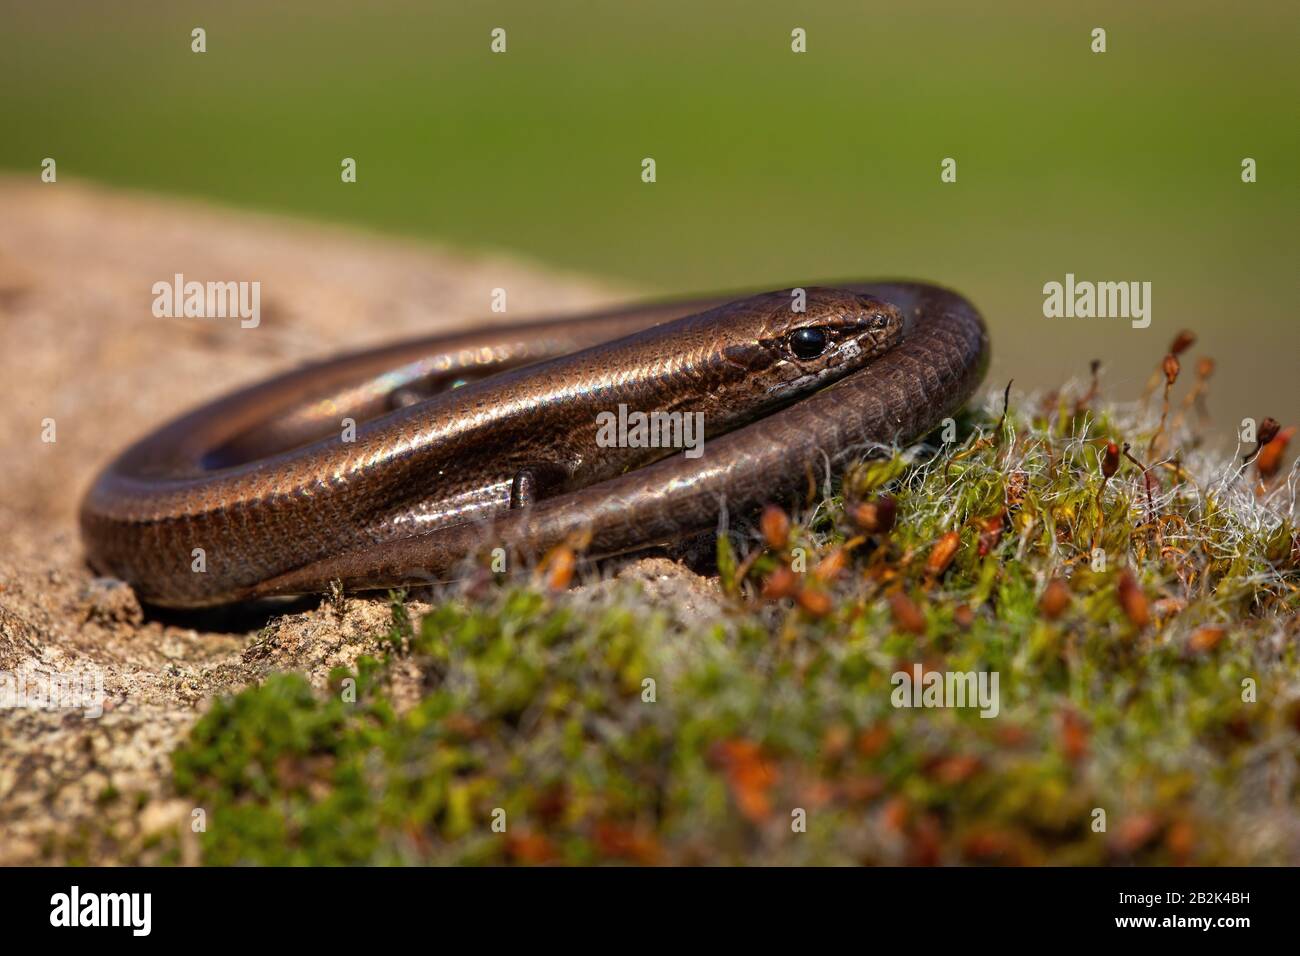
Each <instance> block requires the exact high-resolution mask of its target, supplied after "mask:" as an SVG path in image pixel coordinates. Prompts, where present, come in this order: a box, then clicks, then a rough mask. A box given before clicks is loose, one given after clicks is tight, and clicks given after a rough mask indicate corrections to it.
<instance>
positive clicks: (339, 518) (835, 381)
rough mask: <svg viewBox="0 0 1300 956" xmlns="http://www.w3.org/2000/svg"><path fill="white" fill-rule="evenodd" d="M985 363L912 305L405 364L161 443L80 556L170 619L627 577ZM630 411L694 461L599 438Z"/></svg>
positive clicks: (308, 388)
mask: <svg viewBox="0 0 1300 956" xmlns="http://www.w3.org/2000/svg"><path fill="white" fill-rule="evenodd" d="M800 292H802V293H803V295H802V297H801V296H800V294H799V293H800ZM796 303H799V305H800V306H802V309H800V308H799V307H797V306H796ZM988 352H989V347H988V339H987V334H986V332H985V329H984V324H983V322H982V321H981V319H980V317H979V315H978V313H977V312H976V311H975V309H974V308H973V307H972V306H971V305H970V304H969V303H968V302H967V301H966V300H965V299H963V298H961V297H960V296H958V295H956V294H955V293H952V292H949V291H946V290H943V289H940V288H937V287H934V286H929V285H923V284H918V283H905V282H887V283H872V284H847V285H840V284H837V286H836V287H835V288H808V289H806V290H783V291H779V292H770V293H764V294H760V295H755V296H750V297H748V298H744V299H740V300H737V301H725V300H724V301H719V300H717V299H712V300H696V301H688V302H675V303H667V304H656V305H649V306H641V307H634V308H629V309H624V310H619V311H612V312H604V313H599V314H592V315H586V316H581V317H577V318H570V319H560V320H555V321H549V322H540V323H533V324H528V325H519V326H513V327H509V328H502V327H498V328H493V329H490V330H487V331H483V332H475V333H464V334H453V335H444V336H437V337H431V338H425V339H419V340H415V341H410V342H404V343H399V344H396V345H392V346H387V347H384V348H380V349H375V350H371V351H367V352H363V353H358V354H354V355H350V356H344V357H342V358H337V359H333V360H330V361H326V362H323V363H319V364H316V365H313V366H309V367H307V368H303V369H299V370H296V371H293V372H290V373H288V374H286V375H283V376H281V377H278V378H276V379H273V380H271V381H268V382H265V383H263V384H260V385H256V386H254V387H252V388H248V389H244V390H242V391H239V392H236V393H234V394H232V395H229V396H227V397H225V398H222V399H219V400H218V401H215V402H213V403H211V404H209V405H206V406H204V407H202V408H199V409H197V410H195V411H193V412H190V413H189V414H187V415H184V416H183V417H181V418H179V419H177V420H175V421H173V422H171V423H170V424H168V425H165V426H164V427H162V428H161V429H159V430H158V431H156V432H154V433H153V434H151V435H149V436H148V437H146V438H145V439H143V440H142V441H140V442H138V443H137V444H135V445H134V446H132V447H131V448H129V449H128V450H127V451H126V452H125V453H123V454H122V455H121V456H120V457H119V458H118V459H117V460H116V461H114V462H113V463H112V464H111V465H109V466H108V467H107V468H106V469H105V470H104V471H103V472H102V473H101V474H100V476H99V477H98V479H97V480H96V482H95V483H94V485H93V487H92V488H91V490H90V491H89V492H88V494H87V495H86V498H85V501H84V502H83V505H82V512H81V526H82V535H83V539H84V541H85V545H86V550H87V554H88V557H89V560H90V562H91V564H92V565H93V566H94V567H95V568H96V569H97V570H98V571H100V572H101V573H104V574H109V575H112V576H114V577H118V578H121V579H122V580H125V581H127V582H128V583H130V584H131V585H132V586H133V587H134V588H135V589H136V590H137V593H138V594H139V596H140V598H141V600H143V601H146V602H149V603H153V604H157V605H162V606H171V607H202V606H208V605H215V604H222V603H227V602H231V601H239V600H247V599H250V598H257V597H263V596H271V595H281V594H301V593H311V592H319V591H323V590H326V589H327V588H328V587H329V586H330V585H331V583H332V582H335V581H340V582H342V584H343V585H344V587H346V588H349V589H366V588H380V587H390V586H395V585H400V584H407V583H423V582H427V581H431V580H440V579H445V578H447V577H449V576H452V575H454V574H455V573H456V571H457V569H458V567H460V566H461V565H463V564H464V563H465V562H466V561H468V560H473V559H474V557H475V556H476V555H481V554H483V553H485V552H487V551H490V550H491V549H493V548H500V549H502V552H504V553H508V554H509V555H510V558H511V560H515V559H516V558H518V557H520V556H535V555H540V554H541V553H543V552H545V551H546V550H547V549H549V548H551V547H553V546H555V545H557V544H559V543H562V542H564V541H578V540H580V541H581V542H582V543H583V545H584V546H585V549H586V553H587V554H588V555H590V556H592V557H600V556H608V555H613V554H619V553H625V552H628V551H633V550H639V549H642V548H646V547H650V546H653V545H657V544H663V543H666V542H670V541H672V540H675V539H678V538H681V537H682V536H684V535H686V534H689V533H692V532H696V531H700V530H703V529H706V528H708V527H710V526H712V525H714V524H715V523H716V522H717V520H718V516H719V514H720V513H721V512H722V510H723V509H724V508H725V509H727V510H728V511H730V512H732V513H737V512H745V511H748V510H752V509H754V508H756V507H758V506H760V505H762V504H763V503H765V502H769V501H778V500H781V499H783V498H786V497H789V496H790V495H791V494H793V493H795V492H796V491H798V490H799V489H802V488H805V487H806V486H807V482H808V475H809V473H810V469H811V470H812V472H813V473H816V474H819V475H824V474H825V473H826V469H827V468H831V469H835V468H837V467H839V466H842V465H843V464H845V463H846V462H848V461H849V460H851V459H855V458H861V457H865V456H867V455H868V454H871V453H872V452H873V451H877V450H878V449H879V448H880V447H881V446H889V445H893V444H896V443H903V442H907V441H910V440H913V439H915V438H917V437H919V436H920V435H922V434H924V433H925V432H926V431H928V430H930V429H931V428H933V427H934V426H935V425H937V424H938V423H939V422H940V421H941V420H942V419H943V418H944V417H945V416H947V415H949V414H951V413H952V412H954V411H955V410H957V409H958V408H959V407H960V406H961V405H962V404H963V403H964V402H965V401H966V400H967V399H968V398H969V397H970V395H971V394H972V392H973V391H974V389H975V388H976V387H977V386H978V384H979V381H980V380H981V378H982V377H983V373H984V369H985V367H986V364H987V361H988ZM635 412H643V413H645V414H646V415H647V416H649V415H653V414H654V413H658V414H659V416H660V418H659V419H658V420H659V421H661V422H664V423H669V422H672V423H676V424H677V427H678V431H677V432H671V429H670V430H669V432H667V433H670V434H675V435H677V436H678V437H681V436H682V432H681V428H682V423H683V422H685V423H686V425H687V426H689V424H690V422H689V421H688V418H690V416H699V420H701V421H702V423H703V435H702V441H701V442H699V443H698V444H697V447H696V448H695V449H694V453H693V454H686V453H683V452H682V450H681V448H680V447H676V448H675V447H664V446H663V445H659V447H654V446H647V445H638V443H636V442H628V443H616V444H612V445H611V444H610V443H609V442H607V441H606V442H602V441H601V440H600V435H601V432H600V428H601V423H602V422H604V423H606V424H608V423H609V422H610V421H611V419H612V417H613V416H615V415H620V414H621V415H624V416H626V415H630V414H631V413H635ZM602 416H603V417H602ZM674 416H675V417H674ZM691 420H694V419H691ZM665 427H667V426H665ZM688 437H689V436H688ZM695 437H696V438H697V439H698V438H699V437H700V436H695ZM656 444H658V443H656ZM669 444H671V443H669ZM691 450H692V449H688V451H691Z"/></svg>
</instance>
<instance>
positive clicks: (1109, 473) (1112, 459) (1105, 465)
mask: <svg viewBox="0 0 1300 956" xmlns="http://www.w3.org/2000/svg"><path fill="white" fill-rule="evenodd" d="M1117 471H1119V445H1116V444H1115V443H1114V442H1113V441H1108V442H1106V453H1105V454H1104V455H1102V456H1101V473H1102V475H1103V476H1104V477H1106V478H1112V477H1114V475H1115V472H1117Z"/></svg>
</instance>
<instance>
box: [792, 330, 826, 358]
mask: <svg viewBox="0 0 1300 956" xmlns="http://www.w3.org/2000/svg"><path fill="white" fill-rule="evenodd" d="M826 342H827V338H826V331H825V330H824V329H819V328H816V327H815V326H810V327H808V328H804V329H797V330H796V331H795V332H794V334H792V335H791V336H790V351H791V352H793V353H794V354H795V355H796V356H797V357H798V358H801V359H815V358H816V357H817V356H819V355H821V354H822V352H824V351H826Z"/></svg>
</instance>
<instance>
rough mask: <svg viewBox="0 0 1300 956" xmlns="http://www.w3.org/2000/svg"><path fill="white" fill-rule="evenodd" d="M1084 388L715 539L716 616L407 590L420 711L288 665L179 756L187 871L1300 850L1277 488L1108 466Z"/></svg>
mask: <svg viewBox="0 0 1300 956" xmlns="http://www.w3.org/2000/svg"><path fill="white" fill-rule="evenodd" d="M1087 404H1088V403H1085V402H1083V401H1069V400H1067V399H1065V398H1059V399H1058V400H1057V401H1055V402H1054V403H1051V402H1049V403H1047V404H1046V406H1045V407H1044V408H1042V409H1040V410H1037V411H1033V412H1030V413H1028V414H1023V415H1016V414H1014V413H1013V414H1011V415H1010V416H1008V417H1007V418H1006V419H1005V420H1002V418H1001V415H1000V414H998V415H995V414H985V413H983V412H978V411H977V412H974V413H971V414H968V415H967V416H966V417H964V418H963V419H962V421H961V423H960V424H961V434H960V435H959V438H958V440H957V441H955V442H952V443H950V444H948V445H945V446H941V447H938V448H935V447H927V446H918V447H915V448H911V449H907V450H905V451H904V452H902V453H899V454H896V455H894V456H893V457H891V458H889V459H886V460H883V461H872V462H867V463H864V464H863V465H862V466H861V467H859V468H856V469H853V470H852V471H851V472H850V473H849V474H848V475H847V476H846V477H845V479H844V481H843V482H842V484H841V486H840V487H839V488H838V489H836V493H835V494H834V495H832V496H830V497H828V498H825V499H824V500H816V501H814V502H812V503H811V504H810V505H808V506H806V507H803V508H800V509H797V513H796V515H795V520H794V521H793V523H792V524H790V525H789V527H788V531H782V530H781V529H782V528H783V527H784V526H783V525H781V524H780V523H779V522H777V523H773V524H772V525H771V527H772V528H775V529H777V530H776V531H769V532H768V533H767V540H765V539H764V537H763V535H760V533H759V532H757V531H742V532H740V533H733V534H732V535H731V536H730V537H728V538H724V539H723V540H721V541H720V542H719V549H718V561H717V570H718V574H719V577H720V580H721V583H722V586H723V593H724V595H725V597H724V598H723V601H724V605H725V606H724V608H723V613H722V614H721V615H720V617H719V619H718V620H717V621H716V622H710V623H708V624H700V623H693V624H692V623H681V622H679V621H677V620H676V619H675V618H673V617H672V616H670V615H669V614H667V613H666V612H665V611H664V610H662V609H656V608H655V607H654V606H652V605H650V604H648V603H647V602H646V601H645V599H644V598H643V597H642V596H641V595H640V593H639V592H638V591H637V590H636V589H635V588H634V587H632V586H631V585H626V586H608V587H605V588H602V589H598V590H599V593H598V594H596V595H595V596H592V595H584V596H582V597H581V598H578V597H574V596H571V595H566V594H556V593H553V592H552V591H551V590H550V589H548V588H546V587H543V586H542V585H541V584H539V583H535V582H527V581H508V582H504V583H501V584H499V585H496V586H492V587H489V588H488V590H487V592H486V594H484V593H483V591H482V589H481V586H479V587H477V588H476V589H474V590H472V591H471V590H470V589H466V590H465V591H459V592H448V593H446V594H443V595H441V596H440V599H439V601H438V602H437V603H436V605H435V607H434V609H433V610H432V611H431V612H430V613H429V614H427V615H425V616H424V618H423V619H422V620H420V621H419V622H415V621H412V620H411V618H410V616H409V614H408V612H407V609H406V606H405V605H404V604H403V603H402V601H401V600H400V596H399V599H398V600H396V601H394V603H393V627H392V630H391V632H390V634H389V636H388V645H389V647H390V648H391V654H390V657H396V656H399V655H400V656H401V658H402V660H403V666H404V667H410V666H414V667H415V668H416V669H417V671H418V673H419V674H420V675H421V678H422V680H421V686H422V687H423V688H424V691H423V694H422V696H421V697H420V699H419V700H418V701H417V702H416V703H414V704H413V705H411V706H409V707H406V708H405V709H403V710H402V711H401V712H398V711H397V710H396V709H395V707H394V706H393V704H392V703H391V702H390V697H389V690H388V683H389V680H390V678H391V676H392V667H393V664H392V661H391V660H387V661H383V662H377V661H373V660H361V661H359V662H358V663H357V666H356V668H355V669H354V670H352V671H340V672H338V673H336V674H335V675H333V677H332V679H331V686H330V688H329V689H328V690H322V691H313V690H312V688H310V687H309V686H308V685H307V683H306V682H305V681H304V680H303V679H302V678H301V677H298V676H295V675H292V674H284V675H277V676H273V677H271V678H270V679H268V680H267V681H266V682H265V683H264V684H262V685H260V686H258V687H255V688H252V689H249V690H247V691H245V692H243V693H241V694H239V695H237V696H235V697H233V698H229V699H225V700H221V701H218V702H216V703H215V704H214V706H213V707H212V709H211V711H210V712H209V713H208V714H207V715H206V716H205V717H204V718H203V719H202V720H201V721H200V722H199V723H198V725H197V726H196V727H195V729H194V731H193V733H192V734H191V735H190V737H189V739H188V740H187V741H186V742H185V744H184V745H183V746H182V747H181V748H180V749H179V750H178V751H177V752H176V753H175V754H174V769H175V786H176V789H177V790H178V791H179V792H180V793H181V794H183V795H186V796H187V797H189V798H191V799H193V800H194V802H195V804H196V805H197V806H202V807H204V808H205V809H206V810H207V811H208V818H209V823H208V827H207V830H206V832H205V833H204V834H203V835H202V848H203V854H204V860H205V861H206V862H209V863H218V864H231V863H245V862H255V863H324V864H330V863H499V862H520V863H542V862H565V863H574V864H581V863H592V862H612V861H627V862H637V863H655V862H677V863H695V862H708V863H733V862H768V863H804V862H818V863H842V862H862V863H891V862H907V863H929V862H981V863H1063V864H1102V863H1115V862H1130V861H1133V862H1142V863H1174V862H1179V863H1181V862H1198V863H1210V864H1246V863H1276V862H1287V863H1295V862H1297V858H1296V852H1297V848H1296V847H1295V845H1294V844H1288V843H1287V842H1286V840H1285V839H1282V838H1281V837H1280V836H1279V835H1280V834H1284V833H1286V832H1287V831H1286V830H1285V823H1284V821H1285V820H1286V818H1287V817H1288V816H1289V815H1290V814H1292V813H1294V810H1295V805H1296V802H1297V796H1298V794H1297V789H1296V788H1297V782H1296V781H1297V780H1300V775H1297V773H1296V766H1295V762H1296V744H1297V731H1298V730H1300V707H1298V706H1297V704H1296V702H1295V701H1293V700H1292V699H1290V698H1288V697H1287V696H1286V694H1287V690H1286V689H1287V688H1288V687H1290V686H1294V685H1295V680H1296V676H1297V661H1296V636H1297V633H1298V632H1300V631H1298V629H1297V626H1296V617H1295V612H1296V611H1297V609H1300V587H1298V585H1300V572H1298V571H1297V568H1296V566H1295V564H1294V560H1295V558H1294V552H1295V531H1294V527H1293V525H1292V524H1291V523H1290V521H1289V520H1288V518H1287V517H1286V516H1285V515H1284V514H1283V512H1282V508H1281V505H1280V504H1279V502H1280V501H1282V500H1283V499H1284V492H1285V489H1282V491H1280V492H1273V493H1272V494H1271V495H1270V494H1269V493H1268V492H1267V491H1266V493H1265V494H1264V495H1263V496H1260V495H1258V494H1257V493H1256V488H1255V479H1254V477H1253V476H1250V475H1247V474H1245V473H1238V472H1241V471H1242V470H1241V469H1239V468H1238V469H1236V470H1235V471H1234V470H1233V468H1232V467H1228V468H1225V467H1224V466H1223V465H1221V464H1219V465H1216V464H1214V463H1212V460H1211V459H1210V458H1209V456H1207V455H1204V454H1202V453H1200V452H1197V451H1195V450H1194V447H1193V446H1194V445H1195V443H1196V440H1197V439H1196V436H1195V435H1193V434H1191V433H1189V432H1187V431H1186V430H1178V431H1173V432H1172V434H1170V433H1168V432H1167V435H1169V437H1168V438H1167V439H1165V440H1166V441H1167V442H1168V443H1169V444H1170V445H1171V446H1172V448H1171V449H1167V450H1166V451H1165V452H1164V453H1163V455H1162V457H1161V461H1160V462H1158V463H1156V464H1154V465H1152V467H1150V468H1149V469H1147V470H1146V471H1145V472H1144V471H1143V469H1142V467H1141V466H1139V465H1138V464H1136V463H1134V462H1133V461H1130V460H1128V459H1123V460H1122V461H1121V463H1120V465H1119V467H1118V470H1117V472H1116V473H1115V474H1114V475H1113V476H1111V477H1109V478H1107V477H1106V476H1105V475H1104V474H1103V464H1104V458H1105V449H1106V442H1107V440H1109V439H1111V438H1115V439H1116V440H1117V441H1120V440H1123V439H1125V438H1127V439H1128V440H1129V441H1130V442H1132V445H1133V447H1134V448H1143V449H1145V448H1146V446H1147V442H1148V440H1149V435H1150V433H1151V431H1152V430H1153V429H1152V427H1151V425H1152V423H1151V422H1149V421H1147V420H1146V419H1144V418H1142V417H1140V416H1137V415H1135V414H1134V413H1132V412H1131V411H1128V410H1124V409H1117V408H1102V409H1092V408H1089V407H1087ZM995 405H996V406H997V411H998V412H999V413H1000V412H1001V407H1000V396H999V401H997V402H996V403H995ZM1135 457H1136V456H1135ZM1194 475H1203V476H1206V477H1205V478H1204V479H1203V480H1199V481H1198V480H1197V479H1196V478H1195V477H1193V476H1194ZM1284 477H1285V476H1284ZM1274 484H1275V485H1276V480H1275V482H1274ZM882 496H886V497H887V499H888V500H886V497H882ZM864 506H870V507H867V508H865V510H864ZM873 509H875V510H873ZM881 509H884V510H883V511H882V510H881ZM890 509H892V510H893V511H894V512H896V517H895V518H894V520H893V522H892V526H889V527H887V528H882V527H881V526H880V524H881V521H880V515H881V514H882V513H884V511H888V510H890ZM873 522H876V524H875V526H873ZM774 534H775V535H777V536H778V537H779V536H780V535H781V534H784V535H785V540H775V541H774V540H770V539H771V537H772V536H773V535H774ZM1102 557H1104V559H1105V560H1104V561H1103V560H1101V558H1102ZM787 570H793V571H794V572H795V573H794V574H793V575H792V576H790V575H786V577H785V578H784V579H783V578H782V575H784V574H785V572H786V571H787ZM1053 580H1057V581H1059V582H1061V583H1060V584H1058V585H1055V586H1054V590H1053V593H1052V594H1051V595H1045V592H1046V591H1047V590H1048V585H1049V582H1051V581H1053ZM1062 585H1063V586H1064V587H1062ZM765 591H766V592H767V595H768V596H767V598H766V599H765V598H764V596H763V595H764V592H765ZM471 594H473V595H474V596H473V597H471ZM818 595H822V596H823V597H818ZM1220 628H1221V629H1222V631H1221V632H1220V631H1219V630H1218V629H1220ZM918 664H919V665H921V666H922V667H923V668H924V669H926V670H939V671H945V672H948V671H961V672H971V671H973V672H985V673H993V672H996V673H997V675H998V677H999V679H1000V684H999V693H1000V702H999V703H1000V706H999V713H998V715H997V717H996V718H992V719H985V718H982V717H981V716H980V715H979V713H978V711H977V710H976V709H973V708H898V707H895V706H894V705H893V703H892V701H891V695H892V692H893V690H894V684H893V682H892V675H894V674H895V673H896V672H899V671H908V672H910V671H911V668H912V667H913V666H914V665H918ZM647 679H652V680H653V681H654V687H653V698H654V699H653V701H650V700H648V699H647V698H649V697H650V696H651V695H650V691H649V690H648V689H647V688H648V687H649V685H648V684H646V683H645V682H646V681H647ZM1247 679H1249V680H1253V681H1254V684H1255V687H1256V688H1257V692H1256V696H1255V699H1254V700H1253V701H1251V700H1248V699H1243V693H1244V692H1243V681H1245V680H1247ZM348 680H351V681H355V688H356V694H355V698H354V699H349V696H348V694H347V692H346V690H347V687H348V684H347V683H346V681H348ZM1246 696H1247V697H1248V696H1249V695H1246ZM502 811H504V819H505V831H504V832H497V831H496V830H494V829H493V826H492V823H493V820H494V818H495V819H500V814H501V812H502ZM800 811H802V813H803V815H804V816H805V818H806V830H805V831H800V830H799V827H798V820H799V816H800ZM1098 811H1104V812H1105V820H1106V826H1105V830H1104V831H1099V830H1098V828H1097V823H1098V821H1099V815H1098ZM792 824H794V825H793V826H792ZM1292 839H1293V838H1292Z"/></svg>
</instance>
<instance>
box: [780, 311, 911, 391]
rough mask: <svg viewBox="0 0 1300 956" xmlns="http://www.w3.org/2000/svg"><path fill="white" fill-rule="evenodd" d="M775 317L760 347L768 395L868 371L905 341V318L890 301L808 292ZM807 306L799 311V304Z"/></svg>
mask: <svg viewBox="0 0 1300 956" xmlns="http://www.w3.org/2000/svg"><path fill="white" fill-rule="evenodd" d="M791 303H792V305H791V307H790V308H789V309H779V310H777V311H775V312H773V313H772V314H770V315H769V317H768V321H767V323H766V327H765V328H764V329H763V330H762V332H761V333H760V336H759V341H758V345H759V346H760V349H761V350H762V352H763V353H764V356H765V363H764V364H765V365H766V368H765V369H763V371H762V373H761V374H762V376H763V378H764V379H765V386H766V388H765V390H766V391H767V392H768V393H769V394H771V395H772V396H773V397H777V398H779V397H782V396H785V395H789V396H794V395H796V394H802V393H803V392H806V391H811V390H812V389H813V388H817V387H820V386H822V385H824V384H829V383H830V382H831V381H834V380H835V379H838V378H842V377H843V376H845V375H848V374H850V373H851V372H855V371H857V370H858V369H859V368H862V367H863V366H865V365H866V364H867V363H868V362H870V361H871V360H872V359H873V358H875V357H876V356H878V355H880V354H882V353H884V352H886V351H888V350H889V349H890V348H892V347H893V346H894V345H896V344H897V343H898V342H899V341H900V340H901V339H902V336H903V315H902V313H901V312H899V310H898V309H897V308H896V307H895V306H893V305H890V304H889V303H888V302H882V301H881V300H879V299H874V298H872V297H871V296H866V295H859V294H857V293H853V292H845V291H843V290H839V289H817V288H813V289H807V290H805V297H804V299H803V300H802V301H801V300H800V299H799V298H797V297H795V296H791ZM796 303H797V304H800V305H802V307H803V308H802V311H796V308H795V304H796Z"/></svg>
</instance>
